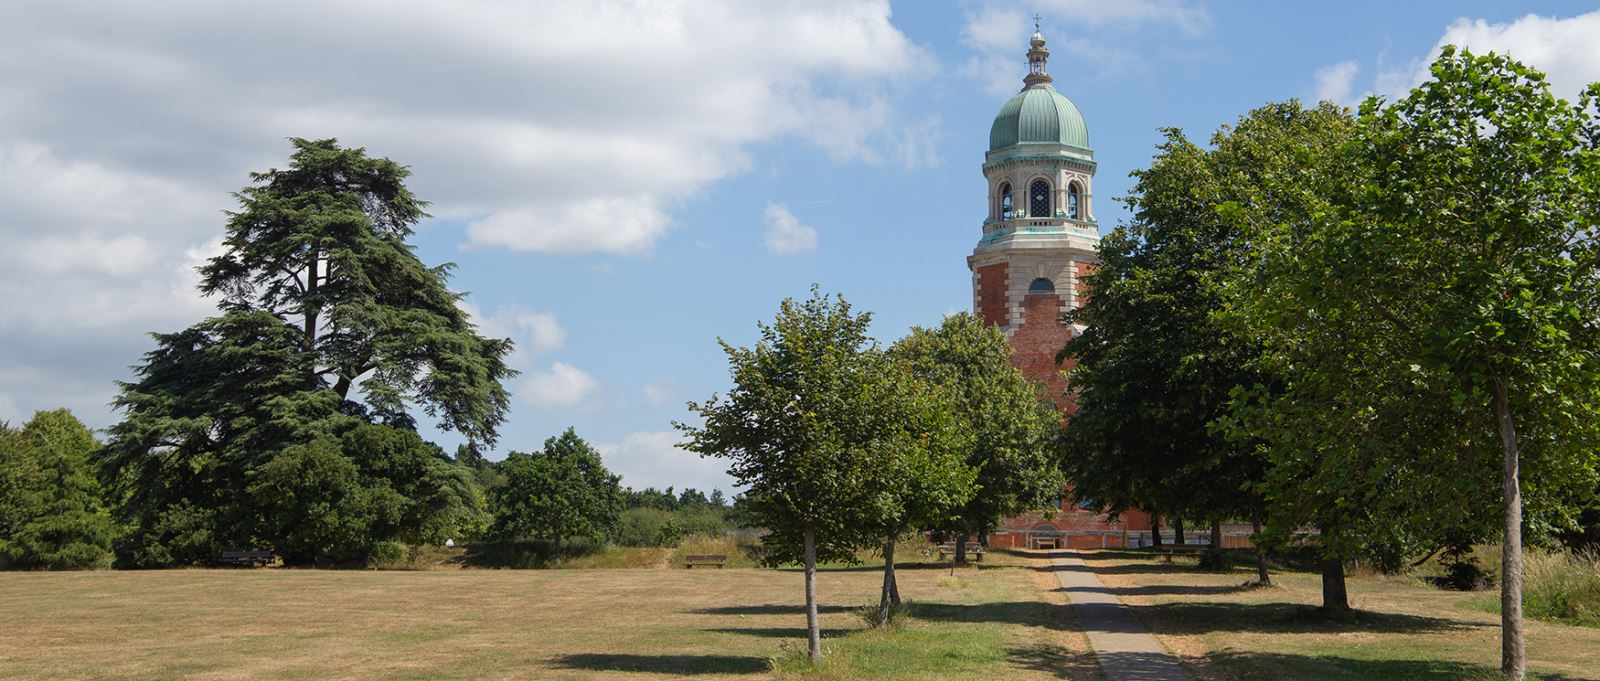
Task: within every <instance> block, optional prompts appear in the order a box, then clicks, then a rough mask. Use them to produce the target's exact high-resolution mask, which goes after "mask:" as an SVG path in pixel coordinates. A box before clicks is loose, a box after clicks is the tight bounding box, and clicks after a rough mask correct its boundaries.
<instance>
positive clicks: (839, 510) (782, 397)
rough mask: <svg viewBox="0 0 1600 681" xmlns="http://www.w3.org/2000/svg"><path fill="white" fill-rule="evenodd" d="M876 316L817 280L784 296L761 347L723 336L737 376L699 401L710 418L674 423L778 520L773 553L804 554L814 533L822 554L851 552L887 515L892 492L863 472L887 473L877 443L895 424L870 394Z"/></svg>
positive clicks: (757, 513)
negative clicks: (884, 428)
mask: <svg viewBox="0 0 1600 681" xmlns="http://www.w3.org/2000/svg"><path fill="white" fill-rule="evenodd" d="M870 320H871V314H870V313H862V314H856V313H854V312H852V310H851V308H850V304H849V303H847V302H845V301H844V299H843V298H842V297H838V298H835V299H830V298H829V297H828V296H825V295H823V294H822V293H821V292H820V291H819V290H818V289H817V288H816V287H813V288H812V295H811V298H810V299H808V300H806V301H804V302H796V301H795V300H793V299H786V300H784V301H783V303H782V304H781V305H780V306H779V311H778V315H777V318H776V319H775V320H774V321H773V323H771V324H760V325H759V328H760V331H761V339H760V340H759V341H758V342H757V343H756V344H755V346H753V347H749V348H738V347H734V346H732V345H730V344H728V343H726V342H722V341H719V342H721V344H722V349H723V351H724V352H725V353H726V354H727V356H728V364H729V370H730V373H731V374H732V377H733V383H734V385H733V388H732V389H731V390H730V391H729V392H728V394H727V395H726V396H721V395H712V396H711V399H710V400H708V401H706V402H704V403H691V404H690V410H691V411H693V412H695V413H696V414H698V415H699V416H700V417H701V418H702V419H703V420H704V425H703V426H701V427H698V428H697V427H694V426H690V425H686V424H681V423H679V424H675V425H676V426H677V428H678V429H680V430H682V431H683V432H684V433H686V434H687V435H688V437H689V440H688V444H686V445H685V446H684V448H685V449H688V450H689V451H693V452H697V453H699V454H701V455H703V456H717V457H722V458H726V459H728V460H729V469H728V472H729V474H730V475H731V476H732V477H733V478H734V480H735V481H736V482H737V483H738V484H740V485H741V486H743V487H745V488H746V490H747V491H746V492H745V494H744V496H743V499H744V507H745V509H747V510H748V511H749V513H750V514H751V515H752V516H754V518H756V519H757V522H759V523H760V524H761V526H763V527H765V528H767V529H769V530H771V534H769V535H767V536H766V537H765V539H764V544H765V546H766V552H767V555H766V558H767V560H769V561H771V562H772V563H774V564H785V563H788V564H792V563H799V562H802V560H803V553H804V551H803V550H802V548H803V547H802V544H803V543H804V542H803V539H804V536H805V535H806V534H807V533H810V534H812V535H813V536H814V537H815V540H816V550H817V559H818V560H819V561H821V562H832V561H845V562H849V561H853V560H855V548H856V547H857V546H859V545H861V544H862V543H863V542H864V541H870V540H868V539H867V538H866V537H865V536H864V535H863V533H864V532H866V531H867V530H866V529H865V528H875V527H877V520H878V519H879V518H881V517H882V514H881V509H882V505H883V503H884V501H885V499H884V498H883V497H882V496H881V495H880V490H878V489H875V488H873V487H872V485H870V484H863V481H869V480H881V479H883V477H882V476H881V475H880V474H879V472H878V471H879V468H880V467H882V466H883V464H884V461H883V460H882V457H880V456H878V454H879V453H881V452H883V451H885V450H884V448H883V445H885V444H887V443H888V442H889V441H890V440H891V439H892V438H893V437H895V435H894V434H892V433H884V432H880V430H879V426H881V425H882V423H883V421H882V419H881V418H880V417H879V415H878V414H877V412H876V411H875V410H876V408H877V405H876V404H875V403H874V402H873V399H874V397H875V393H876V391H880V390H882V389H883V386H882V385H881V384H880V383H881V381H880V379H881V377H882V376H883V374H884V369H885V363H884V362H883V355H882V352H881V351H880V350H879V349H878V348H877V346H876V345H875V344H874V343H872V342H870V341H869V339H868V338H867V334H866V332H867V325H868V324H869V323H870ZM874 534H875V533H874Z"/></svg>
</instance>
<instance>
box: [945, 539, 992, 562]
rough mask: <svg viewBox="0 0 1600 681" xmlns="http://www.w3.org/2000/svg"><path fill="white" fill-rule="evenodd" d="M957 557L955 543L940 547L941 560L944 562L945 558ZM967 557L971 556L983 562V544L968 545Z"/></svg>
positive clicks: (946, 543) (947, 543)
mask: <svg viewBox="0 0 1600 681" xmlns="http://www.w3.org/2000/svg"><path fill="white" fill-rule="evenodd" d="M955 555H956V545H955V542H945V543H943V544H940V545H939V560H944V557H945V556H950V557H952V558H953V557H955ZM967 555H968V556H971V557H972V559H973V560H983V544H977V543H973V544H967Z"/></svg>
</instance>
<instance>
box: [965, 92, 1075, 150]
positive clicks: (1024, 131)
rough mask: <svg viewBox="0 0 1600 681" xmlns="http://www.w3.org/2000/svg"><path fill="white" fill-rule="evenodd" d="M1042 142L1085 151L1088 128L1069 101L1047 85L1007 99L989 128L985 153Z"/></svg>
mask: <svg viewBox="0 0 1600 681" xmlns="http://www.w3.org/2000/svg"><path fill="white" fill-rule="evenodd" d="M1029 142H1043V143H1051V144H1065V145H1067V146H1071V147H1078V148H1079V149H1085V150H1087V149H1088V148H1089V127H1088V126H1087V125H1084V123H1083V114H1081V113H1078V107H1076V106H1074V105H1073V104H1072V100H1070V99H1067V98H1066V96H1064V95H1062V94H1061V93H1059V92H1056V89H1055V88H1053V87H1050V86H1049V85H1048V84H1044V85H1033V86H1030V87H1027V88H1024V89H1023V90H1022V92H1018V93H1017V95H1016V96H1015V97H1012V98H1011V99H1009V100H1007V101H1006V103H1005V106H1002V107H1000V113H998V114H995V117H994V126H993V127H991V128H989V151H997V150H999V149H1004V148H1006V147H1009V146H1012V145H1016V144H1026V143H1029Z"/></svg>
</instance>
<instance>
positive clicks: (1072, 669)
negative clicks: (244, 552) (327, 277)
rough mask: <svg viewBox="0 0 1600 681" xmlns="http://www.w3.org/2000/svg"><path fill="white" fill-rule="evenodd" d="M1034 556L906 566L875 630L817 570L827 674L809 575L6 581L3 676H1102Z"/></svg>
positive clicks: (848, 581)
mask: <svg viewBox="0 0 1600 681" xmlns="http://www.w3.org/2000/svg"><path fill="white" fill-rule="evenodd" d="M1028 560H1029V559H1026V558H1022V557H1016V556H1007V555H1005V554H1001V553H995V554H991V559H990V560H989V561H988V564H987V565H985V566H983V567H982V568H965V569H962V570H959V571H957V572H956V576H955V577H951V576H950V573H949V571H948V570H946V569H936V568H934V567H932V566H929V567H925V568H923V569H917V568H915V567H911V569H904V570H902V571H901V573H900V574H901V580H902V582H901V583H902V587H901V589H902V593H903V594H904V595H905V596H906V597H907V598H908V599H912V600H915V601H916V602H917V603H916V604H915V606H914V609H915V612H916V616H915V617H913V618H910V619H909V620H908V621H907V622H906V623H905V625H904V627H903V629H902V630H900V631H896V632H886V633H881V634H880V633H877V632H860V633H854V632H858V630H861V629H863V628H864V627H865V624H864V621H863V620H862V618H861V617H860V616H858V614H857V612H856V611H857V609H858V608H859V607H860V606H863V605H866V604H869V603H876V598H877V587H878V584H879V581H880V575H881V573H880V572H878V571H877V570H875V569H871V568H870V567H866V568H857V569H835V570H828V571H825V572H823V573H822V574H821V575H820V576H819V592H820V595H821V599H822V601H823V603H824V604H825V607H824V611H823V615H822V624H823V628H824V632H825V634H826V635H827V636H828V637H829V640H828V641H827V642H826V650H827V664H826V665H825V668H824V669H823V670H822V672H821V673H820V674H819V673H816V672H811V671H803V672H802V671H795V669H796V668H797V667H801V666H804V665H795V664H793V660H794V655H795V653H793V652H791V651H795V650H801V649H803V646H804V635H805V629H804V626H805V619H804V615H803V614H802V611H801V608H800V605H799V604H800V602H801V599H802V596H803V592H802V588H801V587H802V584H801V575H800V573H798V572H796V571H775V570H757V569H741V568H731V569H725V570H692V571H691V570H682V569H670V570H669V569H659V568H657V569H603V570H601V569H563V570H515V571H513V570H460V569H456V570H434V571H415V572H401V571H334V570H281V569H263V570H166V571H144V572H138V571H127V572H124V571H115V572H112V571H99V572H68V573H17V572H13V573H0V616H3V618H4V622H5V626H4V628H0V678H8V679H9V678H26V679H109V678H117V679H172V678H194V679H243V678H250V679H259V678H274V679H355V678H384V679H497V678H535V679H572V678H585V679H588V678H602V679H605V678H618V679H623V678H625V679H649V678H708V679H709V678H715V679H722V678H752V679H753V678H772V677H774V676H776V677H780V678H782V677H792V676H805V677H806V678H816V677H821V678H868V679H870V678H928V679H932V678H939V679H990V678H993V677H995V676H997V675H1004V676H1005V677H1007V678H1016V679H1049V678H1063V677H1066V678H1073V679H1081V680H1085V681H1086V680H1087V679H1092V678H1095V677H1094V676H1093V671H1092V661H1091V660H1090V657H1089V655H1088V652H1087V648H1086V643H1085V639H1084V637H1083V636H1082V635H1081V634H1078V633H1076V632H1075V630H1074V629H1073V628H1072V625H1071V622H1068V621H1065V620H1063V619H1062V617H1063V615H1064V609H1062V608H1060V607H1057V606H1056V605H1054V604H1053V603H1052V599H1055V601H1054V602H1055V603H1059V602H1060V601H1059V594H1054V593H1051V592H1049V591H1047V590H1045V589H1041V588H1039V587H1040V585H1041V584H1045V583H1047V582H1041V581H1040V579H1041V578H1046V579H1047V578H1049V575H1048V574H1047V573H1044V572H1038V571H1035V570H1031V569H1029V565H1028ZM847 633H850V634H851V635H849V636H845V637H843V638H841V636H842V635H844V634H847ZM774 658H776V661H777V663H778V669H777V670H774V668H773V660H774ZM1063 670H1064V671H1063Z"/></svg>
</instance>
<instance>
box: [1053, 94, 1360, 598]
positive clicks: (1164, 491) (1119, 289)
mask: <svg viewBox="0 0 1600 681" xmlns="http://www.w3.org/2000/svg"><path fill="white" fill-rule="evenodd" d="M1352 128H1353V123H1352V120H1351V118H1350V116H1349V115H1348V114H1347V113H1346V112H1345V111H1344V110H1342V109H1340V108H1339V107H1336V106H1333V105H1331V104H1324V105H1323V106H1321V107H1317V108H1312V109H1307V108H1303V107H1302V106H1301V105H1300V104H1299V103H1298V102H1293V101H1291V102H1287V103H1282V104H1269V105H1267V106H1264V107H1261V108H1258V109H1256V110H1254V111H1251V112H1250V113H1249V114H1247V115H1246V116H1244V117H1242V118H1241V119H1240V120H1239V122H1238V123H1237V124H1236V125H1234V126H1225V127H1223V128H1222V129H1220V130H1218V131H1217V133H1216V134H1215V135H1214V136H1213V137H1212V138H1211V144H1212V146H1211V148H1210V149H1205V148H1201V147H1199V146H1197V145H1196V144H1194V143H1192V142H1190V141H1189V140H1188V138H1187V137H1185V136H1184V134H1183V133H1182V132H1181V131H1179V130H1176V129H1169V130H1167V131H1166V141H1165V142H1164V143H1163V144H1162V145H1161V146H1160V147H1159V149H1158V151H1157V154H1156V156H1155V159H1154V160H1153V161H1152V163H1151V165H1150V167H1148V168H1146V169H1143V170H1139V171H1136V172H1135V173H1134V177H1135V179H1136V182H1135V185H1134V187H1133V189H1132V191H1131V192H1130V195H1129V197H1128V198H1127V199H1126V202H1127V203H1128V206H1129V208H1130V209H1132V211H1133V216H1132V219H1131V220H1130V221H1129V223H1128V224H1126V225H1124V226H1122V227H1119V228H1118V229H1116V230H1115V231H1113V232H1112V233H1111V234H1109V235H1108V236H1107V237H1106V238H1105V239H1103V240H1102V241H1101V247H1100V258H1101V263H1100V267H1099V268H1098V269H1097V270H1096V271H1095V273H1094V274H1091V275H1090V276H1089V277H1088V278H1087V285H1088V288H1089V291H1090V294H1089V295H1088V296H1087V302H1086V303H1085V304H1084V306H1083V307H1082V308H1080V309H1078V310H1075V311H1073V313H1072V314H1071V318H1072V319H1073V320H1074V321H1077V322H1081V323H1083V324H1084V325H1086V327H1087V329H1086V330H1085V331H1084V333H1083V334H1082V335H1080V336H1078V337H1077V338H1074V339H1073V340H1072V341H1071V342H1070V343H1069V344H1068V345H1067V347H1066V348H1065V349H1063V350H1062V353H1061V357H1062V358H1065V357H1067V356H1069V355H1070V356H1072V357H1074V358H1075V359H1076V360H1077V368H1076V369H1075V370H1074V371H1073V373H1072V377H1071V378H1072V384H1073V387H1074V388H1075V389H1076V390H1077V399H1078V412H1077V413H1076V414H1075V415H1074V416H1073V418H1072V419H1071V420H1070V421H1069V422H1068V423H1067V424H1066V426H1065V428H1064V429H1063V433H1062V438H1061V440H1060V444H1061V447H1062V461H1063V464H1062V465H1063V467H1064V468H1065V469H1066V471H1067V477H1068V479H1069V480H1070V481H1071V483H1072V484H1073V485H1074V489H1075V491H1076V494H1077V495H1078V496H1079V497H1080V498H1089V499H1094V500H1095V501H1096V502H1098V503H1100V504H1103V505H1104V507H1105V508H1106V510H1108V511H1109V512H1111V513H1113V514H1118V513H1121V512H1123V511H1127V510H1130V509H1143V510H1146V511H1148V512H1151V513H1152V514H1156V513H1162V514H1166V515H1168V516H1170V517H1171V518H1172V519H1173V522H1174V525H1175V526H1177V527H1178V528H1179V532H1180V533H1181V532H1182V529H1181V523H1182V519H1183V518H1203V519H1206V520H1209V521H1211V523H1212V527H1213V540H1214V541H1215V540H1216V539H1217V537H1216V535H1218V534H1220V522H1221V521H1222V520H1225V519H1228V518H1239V517H1244V518H1252V519H1253V520H1254V521H1255V522H1256V523H1257V525H1258V526H1259V525H1260V523H1261V521H1262V520H1263V518H1264V515H1265V513H1266V510H1267V504H1266V499H1265V498H1264V496H1263V495H1262V493H1261V488H1260V484H1261V482H1262V481H1263V479H1264V476H1265V468H1266V465H1267V464H1266V460H1265V457H1264V455H1263V451H1262V442H1261V441H1260V439H1259V438H1257V437H1253V436H1252V435H1251V434H1249V433H1248V432H1243V436H1240V435H1241V433H1242V431H1238V430H1231V431H1230V430H1227V429H1223V428H1219V427H1218V424H1219V420H1220V419H1223V418H1224V417H1226V416H1228V415H1229V414H1230V409H1231V406H1230V405H1231V402H1232V395H1233V392H1234V391H1235V390H1236V389H1239V388H1252V387H1255V386H1261V387H1262V388H1263V389H1267V390H1270V389H1274V388H1275V386H1277V384H1278V383H1279V382H1280V381H1279V380H1278V379H1277V377H1276V376H1275V375H1274V374H1273V372H1272V371H1271V370H1270V368H1269V367H1267V366H1266V365H1265V363H1264V362H1262V361H1261V354H1262V342H1261V341H1260V340H1259V339H1258V338H1257V337H1256V335H1255V334H1253V333H1251V329H1250V328H1249V327H1248V325H1241V324H1237V323H1235V322H1234V321H1233V319H1232V317H1231V313H1230V307H1231V306H1233V305H1234V304H1235V303H1234V301H1233V296H1235V295H1237V291H1238V288H1237V287H1236V286H1235V285H1234V281H1235V279H1236V278H1237V277H1238V276H1240V274H1241V273H1240V271H1241V270H1242V269H1247V268H1249V267H1251V266H1252V262H1251V253H1253V252H1254V249H1255V243H1254V242H1255V240H1256V233H1257V232H1258V231H1260V230H1261V229H1263V228H1264V227H1262V225H1270V224H1276V222H1277V221H1279V220H1280V219H1281V218H1282V216H1284V215H1292V216H1297V215H1301V214H1304V213H1306V212H1307V210H1308V208H1307V206H1306V203H1305V201H1304V200H1302V196H1301V195H1300V194H1297V193H1295V192H1292V191H1285V190H1281V189H1279V188H1278V186H1277V183H1275V182H1274V178H1275V177H1278V176H1287V177H1292V178H1295V179H1296V180H1297V181H1303V182H1309V181H1311V179H1313V178H1316V177H1320V176H1323V175H1325V174H1326V170H1325V167H1326V166H1328V165H1329V164H1328V163H1327V162H1326V161H1325V159H1326V158H1327V155H1328V154H1329V153H1330V152H1331V151H1332V150H1333V148H1334V147H1335V146H1336V145H1338V144H1339V143H1340V142H1341V141H1342V140H1343V139H1344V138H1345V137H1347V136H1348V135H1349V133H1350V131H1351V129H1352ZM1195 480H1205V481H1207V482H1206V484H1203V485H1197V484H1194V481H1195ZM1257 541H1258V543H1259V542H1260V538H1259V537H1258V540H1257ZM1257 558H1258V560H1257V568H1258V570H1257V572H1258V578H1259V579H1260V581H1262V582H1263V583H1265V582H1269V581H1270V576H1269V574H1268V573H1267V570H1266V561H1265V553H1264V552H1262V551H1258V554H1257Z"/></svg>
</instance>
